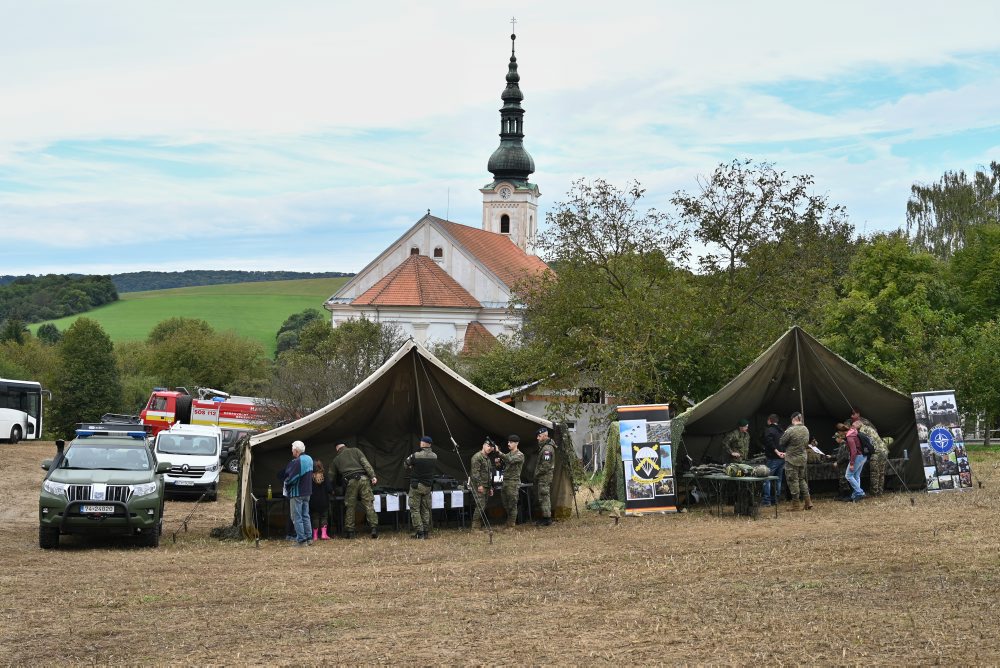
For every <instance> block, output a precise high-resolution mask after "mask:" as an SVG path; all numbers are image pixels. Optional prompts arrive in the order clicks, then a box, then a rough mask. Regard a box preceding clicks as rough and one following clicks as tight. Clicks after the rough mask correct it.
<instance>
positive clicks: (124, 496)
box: [38, 425, 170, 550]
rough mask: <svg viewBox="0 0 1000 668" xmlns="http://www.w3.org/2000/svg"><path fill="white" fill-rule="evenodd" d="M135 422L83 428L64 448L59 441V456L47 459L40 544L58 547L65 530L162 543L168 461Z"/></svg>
mask: <svg viewBox="0 0 1000 668" xmlns="http://www.w3.org/2000/svg"><path fill="white" fill-rule="evenodd" d="M129 427H131V428H132V429H135V428H136V427H135V425H121V427H120V428H121V429H122V430H121V431H117V430H115V429H114V428H94V429H78V430H77V432H76V438H75V439H73V441H72V442H71V443H70V444H69V447H68V448H66V449H65V451H64V450H63V442H62V441H56V457H55V459H51V460H46V461H44V462H42V468H43V469H45V470H46V471H48V473H47V474H46V475H45V480H44V481H43V482H42V493H41V496H40V497H39V499H38V545H39V547H41V548H42V549H46V550H49V549H53V548H57V547H59V536H60V535H61V534H87V535H119V536H135V537H136V538H138V539H139V542H140V543H141V544H143V545H146V546H148V547H156V546H158V545H159V544H160V532H161V530H162V528H163V488H164V485H163V473H165V472H166V471H169V470H170V463H169V462H157V461H156V459H155V457H154V456H153V453H152V451H151V450H150V448H149V445H148V441H147V434H146V433H145V432H144V431H125V430H126V429H128V428H129Z"/></svg>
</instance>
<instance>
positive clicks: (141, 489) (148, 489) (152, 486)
mask: <svg viewBox="0 0 1000 668" xmlns="http://www.w3.org/2000/svg"><path fill="white" fill-rule="evenodd" d="M132 494H134V495H135V496H146V495H148V494H156V483H155V482H145V483H143V484H141V485H132Z"/></svg>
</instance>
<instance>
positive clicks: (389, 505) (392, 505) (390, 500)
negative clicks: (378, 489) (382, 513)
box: [385, 494, 399, 513]
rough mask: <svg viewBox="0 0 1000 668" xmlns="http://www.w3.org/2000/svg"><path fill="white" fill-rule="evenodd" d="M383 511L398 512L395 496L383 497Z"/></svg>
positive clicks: (397, 498) (397, 500)
mask: <svg viewBox="0 0 1000 668" xmlns="http://www.w3.org/2000/svg"><path fill="white" fill-rule="evenodd" d="M385 509H386V510H387V511H389V512H390V513H393V512H396V511H397V510H399V496H398V495H396V494H386V495H385Z"/></svg>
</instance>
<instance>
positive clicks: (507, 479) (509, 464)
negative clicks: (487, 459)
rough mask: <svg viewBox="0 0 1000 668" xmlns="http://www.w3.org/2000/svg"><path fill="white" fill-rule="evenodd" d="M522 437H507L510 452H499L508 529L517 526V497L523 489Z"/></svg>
mask: <svg viewBox="0 0 1000 668" xmlns="http://www.w3.org/2000/svg"><path fill="white" fill-rule="evenodd" d="M520 443H521V437H520V436H518V435H517V434H511V435H510V436H508V437H507V449H508V452H506V453H503V452H498V453H497V454H498V455H499V456H498V457H497V458H496V464H497V466H500V465H501V462H503V488H501V490H500V495H501V498H502V499H503V507H504V508H505V509H506V510H507V528H508V529H513V528H514V527H515V526H517V495H518V491H519V490H520V488H521V468H522V467H524V453H523V452H521V451H520V450H519V449H518V446H519V445H520Z"/></svg>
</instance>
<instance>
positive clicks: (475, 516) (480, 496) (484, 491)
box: [469, 438, 494, 531]
mask: <svg viewBox="0 0 1000 668" xmlns="http://www.w3.org/2000/svg"><path fill="white" fill-rule="evenodd" d="M493 450H494V446H493V441H491V440H490V439H489V438H487V439H486V440H485V441H483V449H482V450H480V451H479V452H477V453H476V454H474V455H472V462H471V465H470V466H469V491H470V492H472V501H473V505H472V530H473V531H475V530H476V529H482V528H483V515H485V514H486V502H487V501H488V500H489V497H491V496H493V465H492V464H491V463H490V455H491V454H493Z"/></svg>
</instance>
